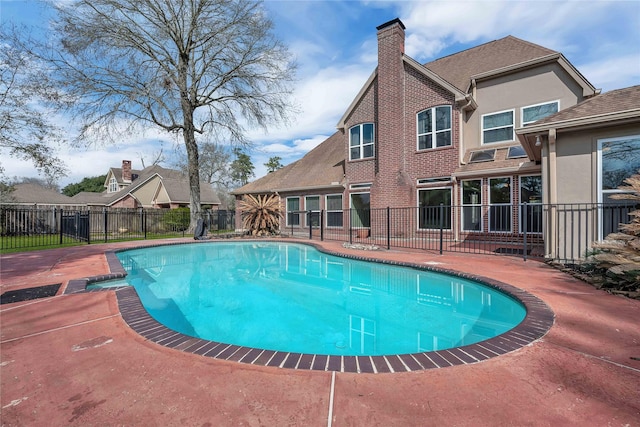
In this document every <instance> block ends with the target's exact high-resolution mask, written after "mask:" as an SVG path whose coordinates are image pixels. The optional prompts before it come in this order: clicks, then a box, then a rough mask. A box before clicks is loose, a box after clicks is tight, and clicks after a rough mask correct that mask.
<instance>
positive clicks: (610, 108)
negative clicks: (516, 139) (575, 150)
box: [524, 85, 640, 132]
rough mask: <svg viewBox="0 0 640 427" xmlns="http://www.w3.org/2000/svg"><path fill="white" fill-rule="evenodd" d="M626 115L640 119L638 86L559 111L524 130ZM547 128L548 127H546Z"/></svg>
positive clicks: (606, 94)
mask: <svg viewBox="0 0 640 427" xmlns="http://www.w3.org/2000/svg"><path fill="white" fill-rule="evenodd" d="M623 113H628V114H629V115H632V116H633V115H635V116H636V117H637V118H640V85H637V86H631V87H626V88H623V89H616V90H612V91H609V92H606V93H603V94H601V95H598V96H594V97H593V98H589V99H587V100H585V101H583V102H581V103H579V104H576V105H574V106H571V107H569V108H566V109H564V110H561V111H559V112H557V113H555V114H553V115H551V116H548V117H545V118H544V119H541V120H538V121H537V122H535V123H533V124H532V125H530V126H526V127H525V128H524V132H526V131H527V129H529V128H538V127H541V126H547V125H549V124H553V123H563V122H569V121H574V122H575V121H576V120H579V119H587V118H593V119H594V120H604V119H605V118H606V117H607V116H611V115H615V114H618V115H619V114H623ZM547 127H548V126H547Z"/></svg>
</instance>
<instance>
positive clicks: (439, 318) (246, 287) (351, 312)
mask: <svg viewBox="0 0 640 427" xmlns="http://www.w3.org/2000/svg"><path fill="white" fill-rule="evenodd" d="M117 256H118V258H119V259H120V262H121V263H122V266H123V267H124V269H125V271H126V272H127V273H128V276H127V279H126V281H127V283H129V284H130V285H132V286H133V287H134V288H135V290H136V291H137V293H138V295H139V297H140V300H141V301H142V304H143V305H144V307H145V309H146V310H147V311H148V312H149V314H150V315H151V316H152V317H153V318H155V319H156V320H157V321H158V322H160V323H162V324H164V325H166V326H167V327H168V328H170V329H172V330H175V331H178V332H180V333H182V334H185V335H186V336H190V337H197V338H201V339H205V340H211V341H214V342H219V343H227V344H231V345H235V346H245V347H249V348H258V349H264V350H270V351H280V352H289V353H300V354H320V355H340V356H382V355H394V354H411V353H424V352H433V351H441V350H445V349H451V348H456V347H461V346H469V345H471V344H474V343H478V342H481V341H485V340H487V339H490V338H492V337H495V336H498V335H500V334H503V333H504V332H506V331H508V330H511V329H512V328H514V327H515V326H516V325H518V324H519V323H521V321H522V320H523V319H524V318H525V315H526V309H525V307H524V306H523V304H521V303H520V302H518V301H516V300H515V299H514V298H512V297H510V296H508V295H506V294H504V293H502V292H500V291H497V290H496V289H492V288H490V287H487V286H483V285H481V284H479V283H477V282H475V281H473V280H469V279H465V278H462V277H456V276H451V275H447V274H441V273H436V272H432V271H425V270H422V269H416V268H407V267H402V266H395V265H388V264H380V263H372V262H365V261H361V260H353V259H347V258H344V257H338V256H334V255H329V254H326V253H323V252H320V251H318V250H317V249H315V248H314V247H311V246H308V245H301V244H292V243H279V242H229V243H227V242H221V243H218V242H216V243H197V244H188V245H174V246H162V247H152V248H144V249H135V250H127V251H123V252H119V253H118V254H117ZM121 284H122V283H116V284H115V285H121Z"/></svg>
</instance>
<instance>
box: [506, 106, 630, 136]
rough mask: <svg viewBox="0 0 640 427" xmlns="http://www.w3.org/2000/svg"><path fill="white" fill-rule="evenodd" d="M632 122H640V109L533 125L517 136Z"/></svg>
mask: <svg viewBox="0 0 640 427" xmlns="http://www.w3.org/2000/svg"><path fill="white" fill-rule="evenodd" d="M630 122H640V108H634V109H632V110H625V111H616V112H613V113H605V114H596V115H592V116H587V117H579V118H575V119H567V120H558V121H553V122H548V123H541V124H539V125H536V124H533V125H530V126H526V127H523V128H520V129H516V135H530V134H540V133H541V132H547V131H548V130H549V129H557V130H565V129H572V130H575V129H588V128H593V127H595V126H599V127H600V126H603V125H614V124H615V125H620V124H625V123H630Z"/></svg>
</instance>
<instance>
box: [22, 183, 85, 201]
mask: <svg viewBox="0 0 640 427" xmlns="http://www.w3.org/2000/svg"><path fill="white" fill-rule="evenodd" d="M13 187H14V191H13V192H12V193H11V198H12V199H13V202H14V203H20V204H25V203H29V204H38V205H75V204H77V203H76V202H75V201H74V200H73V199H72V198H71V197H68V196H65V195H64V194H61V193H58V192H57V191H55V190H51V189H49V188H45V187H43V186H41V185H38V184H30V183H24V184H16V185H14V186H13Z"/></svg>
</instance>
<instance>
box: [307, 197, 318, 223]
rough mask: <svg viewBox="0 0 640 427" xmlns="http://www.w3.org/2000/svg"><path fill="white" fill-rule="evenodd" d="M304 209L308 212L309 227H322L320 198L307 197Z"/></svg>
mask: <svg viewBox="0 0 640 427" xmlns="http://www.w3.org/2000/svg"><path fill="white" fill-rule="evenodd" d="M304 208H305V209H306V210H307V217H306V218H307V219H306V223H307V227H309V226H312V227H319V226H320V196H307V197H305V198H304Z"/></svg>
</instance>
